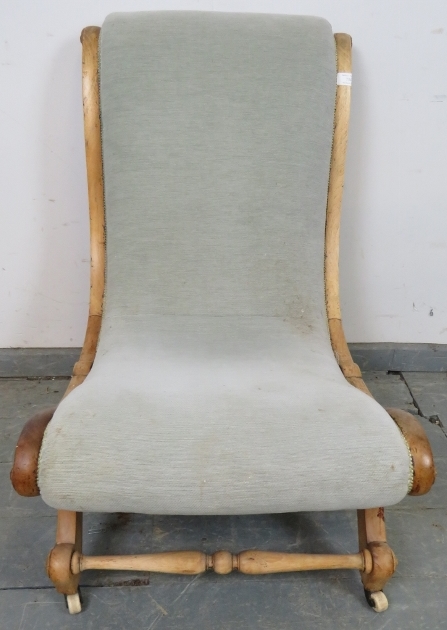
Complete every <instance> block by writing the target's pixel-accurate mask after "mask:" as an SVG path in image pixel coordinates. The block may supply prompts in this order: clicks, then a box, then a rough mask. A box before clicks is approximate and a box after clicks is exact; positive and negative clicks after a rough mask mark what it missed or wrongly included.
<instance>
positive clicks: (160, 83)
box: [39, 12, 410, 514]
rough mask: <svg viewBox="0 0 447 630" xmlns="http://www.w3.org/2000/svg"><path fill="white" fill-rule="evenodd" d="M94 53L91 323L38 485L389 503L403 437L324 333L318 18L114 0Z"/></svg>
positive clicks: (328, 47)
mask: <svg viewBox="0 0 447 630" xmlns="http://www.w3.org/2000/svg"><path fill="white" fill-rule="evenodd" d="M100 58H101V63H100V95H101V99H100V100H101V129H102V148H103V165H104V181H105V212H106V292H105V300H104V315H103V323H102V329H101V335H100V340H99V347H98V352H97V358H96V360H95V363H94V366H93V369H92V372H91V373H90V375H89V376H88V377H87V379H86V380H85V382H84V383H83V384H82V385H81V386H80V387H78V388H77V389H76V390H74V391H73V392H71V393H70V395H69V396H68V397H67V398H66V399H65V400H64V401H63V402H62V403H61V405H60V407H59V408H58V409H57V411H56V413H55V415H54V417H53V419H52V421H51V423H50V424H49V426H48V428H47V430H46V433H45V436H44V440H43V445H42V450H41V456H40V462H39V486H40V488H41V493H42V496H43V498H44V500H45V501H46V502H47V503H49V504H50V505H52V506H54V507H57V508H61V509H68V510H87V511H89V510H92V511H96V510H98V511H123V512H133V511H135V512H143V513H164V514H172V513H182V514H237V513H254V512H284V511H293V510H324V509H342V508H359V507H370V506H377V505H388V504H390V503H395V502H397V501H399V500H400V499H401V498H402V497H403V496H405V494H406V492H407V487H408V477H409V472H410V461H409V455H408V452H407V450H406V446H405V443H404V441H403V438H402V437H401V434H400V432H399V430H398V429H397V428H396V426H395V425H394V423H393V421H392V420H391V419H390V418H389V417H388V415H387V414H386V413H385V411H383V410H382V409H381V408H380V407H379V405H377V403H375V402H374V401H373V400H371V399H370V398H369V397H368V396H366V395H364V394H362V393H361V392H359V391H357V390H355V389H354V388H352V387H351V386H350V385H348V384H347V383H346V382H345V381H344V379H343V377H342V375H341V373H340V370H339V368H338V366H337V364H336V361H335V359H334V356H333V353H332V350H331V346H330V341H329V334H328V329H327V320H326V311H325V301H324V231H325V210H326V198H327V186H328V175H329V164H330V154H331V143H332V129H333V115H334V102H335V89H336V63H335V47H334V38H333V34H332V30H331V27H330V25H329V24H328V23H327V22H326V21H325V20H322V19H320V18H312V17H299V16H277V15H274V16H272V15H248V14H245V15H244V14H225V13H195V12H187V13H183V12H179V13H178V12H155V13H134V14H132V13H131V14H112V15H111V16H109V17H108V18H107V19H106V21H105V24H104V26H103V29H102V31H101V42H100Z"/></svg>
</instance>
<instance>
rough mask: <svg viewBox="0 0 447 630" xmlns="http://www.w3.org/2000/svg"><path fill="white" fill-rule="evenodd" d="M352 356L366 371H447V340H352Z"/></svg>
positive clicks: (350, 345)
mask: <svg viewBox="0 0 447 630" xmlns="http://www.w3.org/2000/svg"><path fill="white" fill-rule="evenodd" d="M348 345H349V349H350V350H351V354H352V358H353V359H354V361H355V363H357V365H358V366H359V367H360V369H361V370H363V371H365V372H371V371H374V370H377V371H379V372H388V371H391V372H446V371H447V344H444V343H443V344H440V343H438V344H436V343H350V344H348Z"/></svg>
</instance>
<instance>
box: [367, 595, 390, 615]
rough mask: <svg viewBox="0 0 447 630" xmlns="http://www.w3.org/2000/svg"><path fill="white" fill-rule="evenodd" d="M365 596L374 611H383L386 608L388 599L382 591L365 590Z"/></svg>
mask: <svg viewBox="0 0 447 630" xmlns="http://www.w3.org/2000/svg"><path fill="white" fill-rule="evenodd" d="M365 597H366V601H367V602H368V604H369V605H370V606H371V608H372V609H373V610H375V611H376V612H384V611H385V610H386V609H387V608H388V600H387V598H386V595H385V593H384V592H383V591H375V592H371V591H365Z"/></svg>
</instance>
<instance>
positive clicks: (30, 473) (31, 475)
mask: <svg viewBox="0 0 447 630" xmlns="http://www.w3.org/2000/svg"><path fill="white" fill-rule="evenodd" d="M55 411H56V407H52V408H51V409H45V410H44V411H39V413H36V415H34V416H33V417H32V418H31V419H30V420H28V422H27V423H26V424H25V426H24V427H23V429H22V433H21V434H20V437H19V441H18V442H17V446H16V451H15V455H14V463H13V465H12V469H11V475H10V476H11V483H12V485H13V488H14V490H15V491H16V492H17V493H18V494H21V495H22V497H37V496H39V494H40V490H39V486H38V485H37V465H38V461H39V452H40V447H41V445H42V439H43V434H44V432H45V429H46V428H47V424H48V423H49V422H50V420H51V418H52V417H53V414H54V412H55Z"/></svg>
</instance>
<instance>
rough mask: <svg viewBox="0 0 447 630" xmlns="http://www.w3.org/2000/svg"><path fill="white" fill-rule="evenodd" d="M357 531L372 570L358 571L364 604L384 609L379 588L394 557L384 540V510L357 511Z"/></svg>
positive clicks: (389, 572)
mask: <svg viewBox="0 0 447 630" xmlns="http://www.w3.org/2000/svg"><path fill="white" fill-rule="evenodd" d="M357 519H358V530H359V546H360V549H361V550H363V549H368V550H369V551H370V553H371V558H372V569H371V571H369V572H368V573H367V572H366V571H363V572H361V574H360V575H361V577H362V583H363V587H364V589H365V595H366V599H367V601H368V604H369V605H370V606H371V607H372V608H374V610H375V611H376V612H382V611H384V610H386V609H387V608H388V600H387V598H386V596H385V594H384V593H383V592H382V589H383V587H384V586H385V584H386V583H387V582H388V580H389V579H390V577H391V576H392V575H393V573H394V571H395V569H396V566H397V559H396V556H395V555H394V553H393V551H392V549H391V548H390V547H389V546H388V543H387V541H386V530H385V511H384V509H383V508H371V509H368V510H358V511H357Z"/></svg>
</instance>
